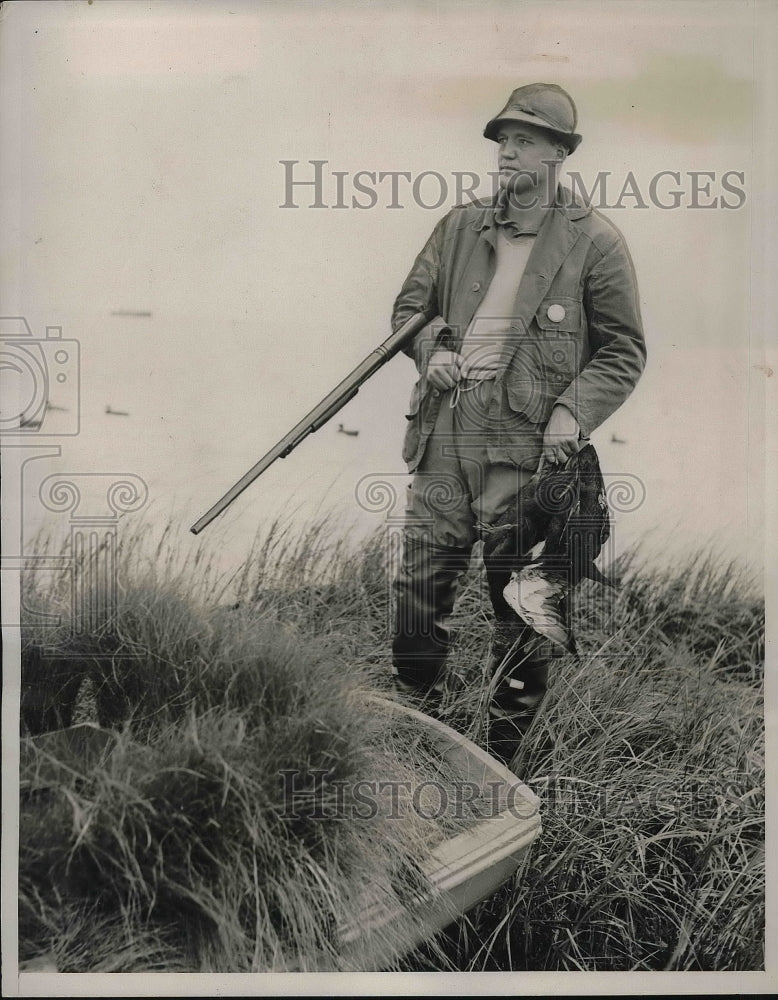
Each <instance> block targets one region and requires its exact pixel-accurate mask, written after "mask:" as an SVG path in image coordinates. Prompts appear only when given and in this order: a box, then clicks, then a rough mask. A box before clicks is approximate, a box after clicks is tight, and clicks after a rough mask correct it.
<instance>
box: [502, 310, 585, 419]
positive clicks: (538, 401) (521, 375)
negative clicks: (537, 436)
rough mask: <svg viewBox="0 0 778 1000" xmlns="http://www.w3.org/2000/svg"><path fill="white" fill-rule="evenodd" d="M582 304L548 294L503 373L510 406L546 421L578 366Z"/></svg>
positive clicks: (525, 414)
mask: <svg viewBox="0 0 778 1000" xmlns="http://www.w3.org/2000/svg"><path fill="white" fill-rule="evenodd" d="M582 316H583V306H582V303H581V301H580V300H579V299H575V298H571V297H568V296H549V297H548V298H546V299H544V300H543V301H542V302H541V304H540V306H539V307H538V309H537V311H536V313H535V315H534V317H533V322H532V324H531V325H530V328H529V330H528V331H527V332H526V333H525V334H523V335H521V339H520V340H519V343H518V345H517V347H516V351H515V353H514V355H513V357H512V359H511V363H510V365H509V366H508V369H507V371H506V373H505V389H506V396H507V401H508V405H509V407H510V408H511V409H512V410H514V411H516V412H518V413H522V414H524V416H526V417H527V419H528V420H531V421H532V422H533V423H538V424H540V423H545V422H546V421H547V420H548V418H549V416H550V415H551V410H552V409H553V406H554V402H555V400H556V399H557V397H559V396H560V395H561V394H562V393H563V392H564V391H565V389H566V388H567V386H568V385H569V384H570V383H571V382H572V381H573V379H574V378H575V377H576V375H577V374H578V372H579V371H580V369H581V343H582V339H583V326H582Z"/></svg>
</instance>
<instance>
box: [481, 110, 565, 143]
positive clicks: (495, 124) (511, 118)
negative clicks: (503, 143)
mask: <svg viewBox="0 0 778 1000" xmlns="http://www.w3.org/2000/svg"><path fill="white" fill-rule="evenodd" d="M503 122H524V123H525V124H527V125H532V126H533V127H534V128H538V129H541V130H542V131H543V132H549V133H551V135H553V136H554V137H555V138H556V139H559V141H560V142H561V143H563V144H564V145H565V146H567V151H568V152H569V153H574V152H575V151H576V149H578V146H579V145H580V143H581V139H582V138H583V137H582V136H580V135H578V133H577V132H560V131H559V129H556V128H554V126H553V125H548V124H547V123H546V122H545V121H543V119H542V118H538V116H537V115H525V114H524V113H523V112H521V111H517V112H513V113H511V114H510V115H500V117H499V118H492V120H491V121H490V122H489V124H488V125H487V126H486V128H485V129H484V136H485V137H486V138H487V139H491V140H492V142H497V133H498V131H499V128H500V125H502V124H503Z"/></svg>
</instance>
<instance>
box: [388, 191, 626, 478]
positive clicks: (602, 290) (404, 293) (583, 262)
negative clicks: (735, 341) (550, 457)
mask: <svg viewBox="0 0 778 1000" xmlns="http://www.w3.org/2000/svg"><path fill="white" fill-rule="evenodd" d="M496 207H497V206H496V199H490V200H489V201H488V202H479V203H474V204H470V205H463V206H458V207H457V208H454V209H452V210H451V211H450V212H449V213H448V214H447V215H446V216H444V218H442V219H441V220H440V222H439V223H438V224H437V225H436V226H435V229H434V231H433V233H432V235H431V236H430V238H429V240H428V241H427V243H426V245H425V247H424V249H423V250H422V251H421V253H420V254H419V256H418V257H417V258H416V261H415V262H414V265H413V267H412V268H411V271H410V274H409V275H408V277H407V278H406V280H405V283H404V284H403V286H402V289H401V291H400V294H399V295H398V297H397V299H396V301H395V304H394V310H393V314H392V327H393V329H394V330H397V329H399V328H400V327H401V326H402V324H403V323H404V322H406V320H408V319H409V318H410V317H411V316H412V315H413V314H414V313H417V312H423V313H424V314H425V315H427V316H429V317H430V322H429V323H428V324H427V326H426V327H425V328H424V329H423V330H422V331H421V332H420V333H419V334H417V336H416V337H415V338H414V340H413V341H412V342H411V344H410V345H409V346H408V347H407V348H406V353H407V354H408V355H409V356H411V357H412V358H413V359H414V361H415V362H416V367H417V369H418V371H419V379H418V381H417V382H416V384H415V386H414V388H413V392H412V394H411V402H410V406H409V410H408V413H407V419H408V427H407V430H406V435H405V442H404V446H403V458H404V460H405V461H406V462H407V463H408V467H409V470H410V471H411V472H413V471H414V470H415V469H416V467H417V466H418V464H419V462H420V461H421V458H422V455H423V454H424V449H425V446H426V443H427V440H428V438H429V435H430V433H431V432H432V429H433V427H434V426H435V419H436V416H437V413H438V409H439V407H440V404H441V393H440V392H439V391H438V390H437V389H434V388H433V387H432V386H430V385H429V384H428V383H427V382H426V379H425V371H426V367H427V361H428V359H429V356H430V354H431V353H432V351H433V350H434V349H435V348H440V347H442V346H444V347H446V348H449V349H451V350H455V351H457V350H458V349H459V347H460V346H461V344H462V340H463V338H464V335H465V332H466V331H467V329H468V326H469V325H470V321H471V320H472V318H473V316H474V314H475V312H476V310H477V309H478V307H479V305H480V303H481V300H482V299H483V297H484V295H485V294H486V290H487V288H488V287H489V282H490V281H491V279H492V275H493V274H494V270H495V258H496V252H495V241H496V237H497V231H496V227H497V222H496V220H495V209H496ZM476 325H477V324H476ZM645 359H646V348H645V341H644V338H643V329H642V324H641V319H640V306H639V302H638V289H637V282H636V279H635V273H634V269H633V266H632V260H631V258H630V256H629V252H628V250H627V246H626V243H625V241H624V238H623V237H622V235H621V233H620V232H619V230H618V229H617V228H616V227H615V226H614V225H613V224H612V223H611V222H610V221H609V220H607V219H606V218H604V217H603V216H602V215H601V214H600V213H599V212H597V211H595V210H594V209H592V208H591V207H589V206H587V205H583V204H578V203H575V202H574V201H573V199H572V196H571V193H570V191H568V190H567V189H566V188H563V187H560V188H559V189H558V191H557V198H556V203H555V206H554V208H553V209H550V210H549V211H548V212H547V213H546V217H545V219H544V220H543V224H542V225H541V228H540V230H539V232H538V235H537V238H536V240H535V244H534V246H533V248H532V252H531V253H530V256H529V260H528V261H527V266H526V268H525V271H524V274H523V276H522V279H521V283H520V285H519V290H518V295H517V297H516V303H515V307H514V315H513V317H512V319H511V324H510V333H509V336H508V338H507V339H506V341H505V343H504V345H503V348H502V353H501V357H500V365H499V369H498V374H497V377H496V379H495V382H494V390H493V392H492V396H491V401H490V403H489V415H488V419H487V421H486V426H485V428H484V430H485V434H486V444H487V452H488V455H489V459H490V461H492V462H503V463H509V464H515V465H517V466H520V467H522V468H527V469H530V468H531V469H534V468H535V467H536V466H537V463H538V461H539V458H540V455H541V452H542V441H543V431H544V429H545V426H546V423H547V422H548V419H549V417H550V415H551V410H552V409H553V407H554V405H555V404H556V403H561V404H564V405H565V406H566V407H567V408H568V409H569V410H570V411H571V412H572V413H573V415H574V416H575V418H576V420H577V421H578V424H579V426H580V428H581V435H582V437H588V436H589V435H590V434H591V432H592V431H593V430H595V428H597V427H598V426H599V425H600V424H601V423H602V422H603V421H604V420H606V419H607V418H608V417H609V416H610V415H611V414H612V413H613V412H614V410H616V409H617V408H618V407H619V406H620V405H621V404H622V403H623V402H624V400H625V399H626V398H627V397H628V396H629V394H630V393H631V392H632V390H633V388H634V387H635V384H636V383H637V381H638V379H639V378H640V375H641V373H642V371H643V368H644V365H645Z"/></svg>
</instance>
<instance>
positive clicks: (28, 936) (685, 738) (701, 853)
mask: <svg viewBox="0 0 778 1000" xmlns="http://www.w3.org/2000/svg"><path fill="white" fill-rule="evenodd" d="M180 548H181V546H180V544H179V540H178V539H176V537H175V535H174V534H173V533H172V532H170V531H168V532H167V533H166V534H165V535H164V536H163V537H161V538H159V539H151V538H150V537H149V536H148V534H147V533H144V532H140V533H139V534H138V535H136V536H134V537H132V538H130V539H128V540H126V541H125V544H124V547H123V551H122V553H121V561H120V564H121V567H122V576H121V580H120V583H121V587H120V599H119V601H118V603H117V608H116V614H115V615H114V616H113V617H112V618H111V619H110V620H106V621H105V622H104V625H103V627H102V628H100V629H97V630H93V631H92V633H90V634H89V635H86V636H85V635H75V636H74V635H72V634H70V633H69V632H68V629H67V608H66V603H67V587H66V586H65V583H64V580H60V581H57V580H47V581H45V582H44V583H41V582H40V581H39V582H38V583H37V584H36V581H35V580H34V579H31V580H29V581H28V582H27V593H26V601H25V604H26V606H27V607H29V608H39V607H45V608H47V609H48V611H49V612H52V611H56V610H57V609H59V610H60V611H62V615H63V618H62V620H63V625H62V627H61V628H60V629H59V630H57V629H56V628H55V629H53V630H52V629H51V628H48V629H43V628H42V626H41V625H40V623H38V624H36V623H35V622H34V621H31V622H30V623H28V626H27V627H26V629H25V631H24V648H25V684H24V692H23V712H24V714H25V718H26V721H27V724H28V727H29V730H30V731H34V730H35V729H36V727H37V728H50V727H51V725H52V720H54V721H56V722H58V723H60V724H61V723H63V722H64V723H66V722H67V721H68V720H69V719H70V718H72V717H75V718H82V717H87V718H89V717H92V715H94V716H96V717H98V718H99V719H100V721H101V722H102V723H103V724H104V725H111V726H114V727H117V728H118V729H120V730H121V735H120V737H119V740H118V744H117V747H116V749H115V751H114V753H113V754H112V755H111V757H110V758H109V760H108V761H107V762H106V764H105V766H103V767H102V768H99V769H96V771H95V772H94V773H93V774H90V775H81V776H79V775H73V776H72V778H71V779H70V780H68V781H67V782H63V783H62V786H61V787H60V788H58V789H56V790H54V791H51V790H50V791H47V792H45V793H44V794H43V795H39V796H38V797H37V798H36V797H35V796H33V797H31V798H30V800H29V802H28V803H27V804H26V806H25V809H23V822H24V823H26V824H27V826H26V827H25V829H24V830H23V835H22V845H23V853H22V859H21V873H22V904H21V906H22V908H21V911H20V913H21V918H20V919H21V931H22V933H21V935H20V937H21V940H22V942H23V948H26V949H27V951H26V952H25V954H28V955H30V956H31V955H33V954H35V953H37V952H38V951H40V950H41V949H44V948H53V950H54V951H55V952H56V953H57V960H58V962H59V963H60V965H59V967H60V968H62V969H63V971H67V970H71V969H83V968H106V969H108V968H117V967H121V968H123V969H128V970H132V969H141V968H143V969H146V968H148V969H151V968H161V967H164V968H170V969H181V968H185V969H193V968H196V969H219V970H229V971H240V970H246V969H268V968H279V969H280V968H311V967H314V966H315V965H316V964H317V962H318V961H319V960H320V959H321V956H326V958H327V961H329V962H330V963H331V965H332V967H333V968H337V967H342V959H341V958H340V957H339V954H338V948H337V934H336V932H335V931H334V930H333V928H334V927H335V926H336V925H337V923H338V921H339V920H340V919H341V917H343V916H344V915H351V914H353V913H354V912H356V911H355V907H356V906H357V905H358V897H359V890H358V888H356V887H359V886H362V885H364V884H366V883H367V884H370V885H371V886H372V887H373V888H374V889H375V890H376V891H377V892H378V893H379V894H383V897H384V898H385V899H387V900H396V899H397V898H399V897H398V893H399V895H400V896H402V894H403V893H406V894H407V896H408V897H409V898H410V896H412V895H413V893H414V890H415V889H416V888H417V887H418V885H419V881H418V880H419V878H420V876H419V873H418V863H419V858H420V857H421V854H422V853H423V850H424V848H425V846H427V845H428V844H429V843H430V842H431V838H434V836H437V835H439V833H440V831H431V830H424V829H420V828H419V825H418V823H414V822H410V821H409V822H404V823H397V822H391V821H388V820H387V819H386V817H382V816H379V817H377V818H374V819H371V820H370V821H369V822H366V823H361V824H360V823H354V822H343V819H344V814H343V812H342V809H343V803H338V801H337V800H336V798H335V797H331V798H330V799H326V801H327V802H328V808H329V806H331V807H332V814H333V815H332V817H331V819H330V820H329V821H326V820H325V821H323V820H322V819H321V818H318V817H315V816H313V815H312V814H311V812H310V810H313V809H315V808H316V804H317V803H319V805H320V804H321V802H322V801H324V800H322V797H321V796H322V794H324V795H325V797H326V795H327V794H328V792H327V789H329V790H330V791H331V790H332V789H335V788H336V786H337V783H338V782H339V781H345V782H346V783H348V781H349V780H350V779H353V778H354V777H355V776H358V777H364V776H365V775H368V776H372V775H376V774H377V775H378V776H385V775H386V774H388V773H390V772H391V773H392V774H394V775H396V776H397V777H398V778H402V777H404V776H407V773H408V769H413V768H414V767H418V766H420V757H421V755H420V754H419V753H418V750H419V746H418V743H417V744H415V746H416V749H415V750H414V749H413V747H414V742H413V740H409V739H403V738H399V739H398V738H397V735H398V732H399V730H397V728H396V727H395V732H394V734H392V733H391V732H390V731H389V730H388V728H387V725H388V724H387V722H386V720H381V719H378V718H377V717H376V715H375V713H372V714H371V713H370V712H369V711H365V710H364V706H365V702H364V694H365V692H366V691H369V690H374V689H380V688H381V687H382V685H385V684H386V680H387V677H388V628H389V614H390V597H389V579H388V566H387V562H386V551H385V545H384V540H383V539H382V538H381V536H379V535H377V536H376V537H375V538H373V539H371V540H369V541H368V542H367V543H365V544H364V545H362V546H360V547H358V548H354V547H353V546H351V545H349V544H348V542H347V541H345V540H343V539H342V538H341V537H340V536H338V535H337V534H335V535H333V532H332V528H331V526H330V525H328V524H327V523H326V522H322V523H319V524H317V525H314V526H312V527H311V528H309V529H308V530H307V531H301V532H294V531H292V530H291V529H290V528H288V527H284V525H283V524H280V523H276V524H274V525H272V526H270V528H269V529H268V530H266V531H265V532H264V533H263V534H262V535H260V536H258V538H257V540H256V542H255V545H254V547H253V549H252V552H251V554H250V556H249V558H248V559H247V560H246V563H245V565H244V566H243V568H242V569H241V571H240V572H239V573H238V574H236V575H235V576H233V577H230V578H223V577H219V576H218V574H216V573H215V572H214V571H213V568H212V563H211V562H209V558H208V554H207V550H205V549H203V548H197V549H196V550H192V552H193V554H192V555H190V556H189V557H188V561H187V559H186V558H183V557H180V556H179V555H178V554H177V553H178V551H179V550H180ZM647 562H648V561H647V560H645V559H643V558H642V557H641V553H640V552H639V551H635V552H632V553H629V554H627V555H626V556H622V557H621V558H620V559H618V560H617V561H616V563H615V565H614V566H613V567H612V568H611V572H612V574H613V575H614V576H615V577H616V578H617V580H618V584H619V587H618V590H617V592H616V597H615V600H614V601H613V602H612V603H611V604H607V603H603V601H602V592H601V591H599V590H598V589H597V587H596V585H593V584H592V585H589V584H588V583H587V584H584V585H582V586H581V587H580V588H579V590H578V592H577V594H576V597H575V600H574V602H573V616H574V622H575V625H576V631H577V637H578V645H579V648H580V650H581V658H580V659H579V660H575V659H573V658H569V657H562V658H559V659H558V660H557V661H556V663H555V666H554V670H553V671H552V675H553V676H552V684H551V689H550V691H549V694H548V696H547V698H546V701H545V702H544V704H543V707H542V709H541V712H540V713H539V715H538V717H537V718H536V720H535V722H534V724H533V726H532V728H531V729H530V732H529V734H528V736H527V737H526V738H525V740H524V742H523V743H522V745H521V748H520V753H519V756H518V757H517V759H516V761H515V762H514V768H515V769H516V771H517V773H520V774H521V775H522V776H523V777H524V780H525V781H527V782H528V783H529V784H531V785H532V786H533V787H534V788H535V790H536V791H537V792H538V794H539V795H540V796H541V800H542V802H543V815H544V819H543V824H544V830H543V834H542V836H541V838H540V839H539V840H538V841H537V842H536V844H535V845H534V846H533V848H532V849H531V851H530V853H529V855H528V858H527V861H526V864H525V865H524V866H523V868H522V870H521V871H520V872H519V873H517V876H516V878H515V879H514V880H512V882H511V883H510V884H509V885H507V886H505V887H504V888H503V889H502V890H501V891H500V892H498V893H497V894H496V895H495V896H494V897H493V898H492V899H490V900H488V901H487V902H485V903H484V904H481V905H480V906H479V907H477V908H476V909H475V910H474V911H473V912H471V914H469V915H468V917H467V918H465V919H464V920H462V921H460V922H459V923H458V924H457V925H455V926H454V927H452V929H451V930H450V931H449V933H448V934H447V935H446V936H445V937H444V938H443V939H442V941H441V942H440V943H439V944H437V945H435V946H433V947H431V948H430V949H429V950H428V951H427V952H425V954H421V953H416V954H413V955H411V956H409V957H408V958H407V959H406V960H405V965H404V967H406V968H416V969H441V968H455V969H462V970H474V969H548V970H575V969H587V970H592V969H597V970H620V969H630V970H637V969H718V970H723V969H755V968H759V967H761V966H762V965H763V936H764V849H763V827H762V824H763V815H764V793H763V789H764V750H763V725H762V705H761V682H762V669H763V667H762V661H763V655H764V653H763V626H764V610H763V606H762V602H761V600H760V595H759V590H758V587H757V586H756V585H755V583H754V582H753V581H752V580H750V579H749V578H748V576H747V574H746V572H745V570H743V569H741V568H739V567H738V566H736V565H734V564H729V563H726V562H724V561H722V560H721V559H720V558H718V557H716V556H715V555H713V554H712V553H711V552H710V551H705V552H701V553H699V554H698V555H697V556H695V557H693V558H691V559H688V560H686V561H685V562H684V563H683V564H681V565H678V566H676V567H675V568H671V567H659V568H658V567H657V566H656V565H655V564H653V565H650V566H649V565H647ZM477 567H478V563H477V560H474V563H473V566H472V569H471V572H470V574H469V575H468V577H467V579H466V580H465V581H464V584H463V587H462V590H461V593H460V597H459V601H458V603H457V608H456V612H455V615H454V617H453V620H452V625H453V630H454V634H455V642H454V648H453V650H452V654H451V659H450V671H449V680H448V686H447V692H446V698H445V702H444V707H445V711H446V713H447V717H448V720H449V721H450V722H452V724H454V725H456V726H458V727H459V728H461V729H462V730H463V731H465V732H466V733H468V734H469V735H471V736H473V737H475V738H477V739H482V738H483V733H484V724H483V723H484V709H485V698H484V691H485V689H486V688H488V683H489V678H488V677H486V676H485V675H484V667H483V664H484V663H485V661H486V658H487V653H488V620H489V614H488V611H487V607H488V601H487V599H486V593H485V581H484V579H483V576H482V574H481V572H480V571H479V570H478V568H477ZM52 648H54V649H55V650H56V653H55V654H54V655H52V654H51V649H52ZM46 671H48V672H46ZM53 692H57V693H56V695H55V694H53ZM47 699H48V700H47ZM68 703H69V705H70V707H69V709H68V710H67V711H65V712H64V713H63V710H62V706H63V704H68ZM403 753H405V756H403ZM414 756H416V757H417V758H419V759H417V760H415V761H414ZM427 763H428V764H429V763H431V762H430V761H428V762H427ZM288 769H298V770H299V771H300V772H301V778H300V782H301V784H300V785H299V786H298V787H299V788H301V789H302V791H301V793H300V796H299V801H300V802H301V803H302V806H303V808H302V810H301V816H300V818H299V819H298V820H296V821H295V822H290V821H289V818H288V817H283V816H281V815H280V809H279V785H278V775H279V774H282V773H283V772H284V771H285V770H288ZM316 775H324V776H325V781H324V783H323V784H322V783H321V782H320V783H319V785H317V786H316V794H311V795H310V796H309V797H308V798H306V795H307V793H308V792H311V793H312V791H313V788H314V784H315V782H316V781H317V780H319V779H317V777H316ZM322 789H324V791H322ZM306 803H307V806H306ZM182 804H184V808H183V810H182V808H181V806H182ZM306 808H309V812H308V813H306ZM338 809H340V810H341V811H340V812H339V811H338ZM406 818H407V817H406ZM54 830H66V831H68V836H67V838H65V839H64V840H63V839H62V838H61V837H58V836H56V835H55V834H54V833H53V832H52V831H54ZM95 885H98V886H99V887H100V893H99V897H98V898H97V899H95V898H94V893H93V892H90V891H88V890H89V887H90V886H91V887H94V886H95ZM79 928H82V929H84V928H86V929H87V930H88V933H86V931H83V930H82V931H80V930H79ZM100 928H105V934H106V935H109V936H110V935H113V937H114V938H115V940H116V949H115V950H114V951H112V952H111V954H108V951H109V950H108V949H106V948H104V947H102V945H101V944H100V942H101V940H102V938H101V933H102V932H101V931H100ZM87 939H88V940H87ZM90 941H91V942H92V943H89V942H90ZM313 956H317V958H316V959H314V957H313ZM351 961H353V959H351ZM339 963H341V965H339ZM319 967H320V966H319Z"/></svg>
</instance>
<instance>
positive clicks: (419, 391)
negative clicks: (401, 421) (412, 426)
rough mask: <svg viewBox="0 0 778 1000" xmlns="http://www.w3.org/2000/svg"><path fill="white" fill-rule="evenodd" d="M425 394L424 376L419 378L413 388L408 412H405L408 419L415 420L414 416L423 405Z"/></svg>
mask: <svg viewBox="0 0 778 1000" xmlns="http://www.w3.org/2000/svg"><path fill="white" fill-rule="evenodd" d="M423 395H424V376H423V375H422V376H421V378H419V379H417V380H416V382H415V384H414V386H413V389H411V399H410V402H409V403H408V412H407V413H406V414H405V419H406V420H413V418H414V417H415V416H416V415H417V413H418V412H419V407H420V406H421V400H422V396H423Z"/></svg>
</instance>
